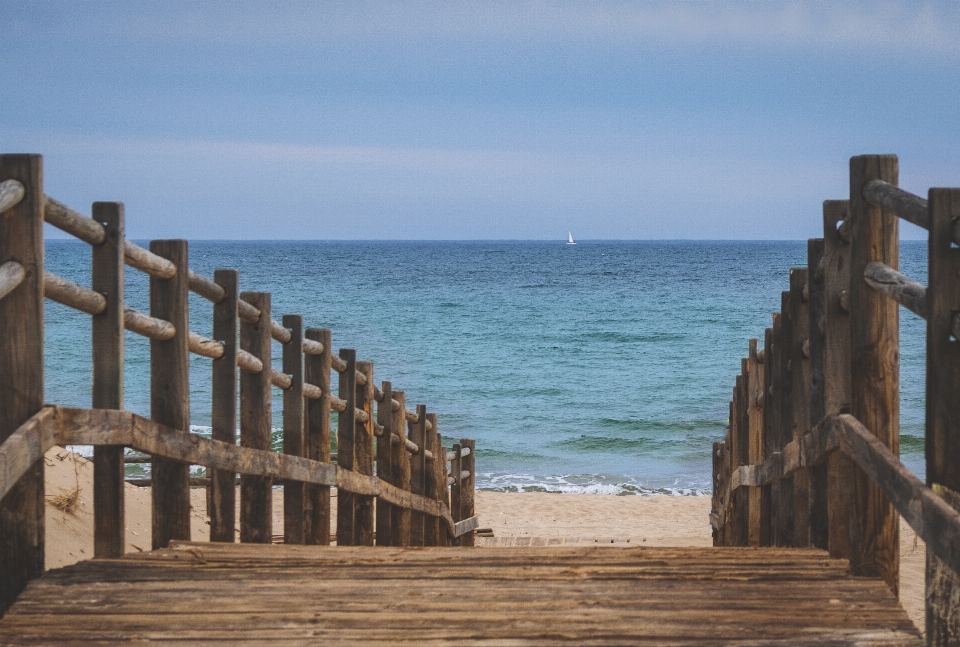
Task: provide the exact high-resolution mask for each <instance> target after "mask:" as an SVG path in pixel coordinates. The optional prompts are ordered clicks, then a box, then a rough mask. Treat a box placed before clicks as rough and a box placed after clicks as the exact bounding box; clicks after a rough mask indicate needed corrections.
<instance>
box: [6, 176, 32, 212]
mask: <svg viewBox="0 0 960 647" xmlns="http://www.w3.org/2000/svg"><path fill="white" fill-rule="evenodd" d="M25 195H26V189H25V188H24V186H23V184H22V183H21V182H20V181H19V180H13V179H10V180H4V181H3V182H0V213H3V212H4V211H7V210H8V209H13V208H14V207H15V206H17V205H18V204H20V201H21V200H23V197H24V196H25Z"/></svg>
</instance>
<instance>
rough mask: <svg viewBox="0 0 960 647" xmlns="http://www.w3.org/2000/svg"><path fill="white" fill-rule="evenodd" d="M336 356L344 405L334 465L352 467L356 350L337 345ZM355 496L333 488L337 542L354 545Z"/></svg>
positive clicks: (339, 391)
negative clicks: (341, 367)
mask: <svg viewBox="0 0 960 647" xmlns="http://www.w3.org/2000/svg"><path fill="white" fill-rule="evenodd" d="M340 359H341V361H342V362H343V363H344V364H345V365H346V370H344V371H343V372H342V373H340V374H339V376H338V382H339V385H338V391H337V392H338V395H339V396H340V399H341V400H343V401H344V402H345V403H346V408H345V409H344V410H343V412H342V413H340V414H339V415H338V416H337V467H338V468H339V469H342V470H353V469H354V465H355V464H356V462H355V461H356V458H355V457H356V447H355V444H354V435H355V434H356V428H357V413H356V411H357V408H356V402H357V351H355V350H353V349H352V348H341V349H340ZM355 510H356V497H355V495H354V494H353V493H352V492H347V491H344V490H342V489H340V490H338V491H337V545H338V546H354V545H356V543H355V533H354V519H355Z"/></svg>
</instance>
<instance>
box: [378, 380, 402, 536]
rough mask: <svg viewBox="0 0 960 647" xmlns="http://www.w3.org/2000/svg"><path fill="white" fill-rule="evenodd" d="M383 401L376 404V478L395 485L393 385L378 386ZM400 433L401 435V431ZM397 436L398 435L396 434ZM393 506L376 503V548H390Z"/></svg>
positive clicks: (380, 501)
mask: <svg viewBox="0 0 960 647" xmlns="http://www.w3.org/2000/svg"><path fill="white" fill-rule="evenodd" d="M380 393H381V394H382V396H383V399H382V400H381V401H380V402H379V403H378V404H377V424H378V425H380V427H382V429H383V432H382V433H381V434H380V437H379V438H377V477H378V478H379V479H380V480H381V481H385V482H387V483H390V484H391V485H397V482H396V477H395V476H394V474H393V464H392V455H393V443H392V442H391V439H392V437H393V434H394V433H395V431H394V426H393V424H394V418H395V416H394V413H393V407H392V406H391V403H392V401H393V385H392V384H391V383H390V382H383V383H382V384H381V385H380ZM400 433H403V432H402V430H401V431H400ZM398 435H399V434H398ZM393 510H394V508H393V506H392V505H391V504H389V503H387V502H386V501H384V500H382V499H381V500H378V501H377V546H390V545H391V543H392V541H393Z"/></svg>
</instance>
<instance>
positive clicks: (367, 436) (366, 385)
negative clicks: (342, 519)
mask: <svg viewBox="0 0 960 647" xmlns="http://www.w3.org/2000/svg"><path fill="white" fill-rule="evenodd" d="M357 371H358V372H359V373H360V374H362V375H363V376H364V377H365V378H366V379H365V380H364V381H363V384H359V383H358V384H357V385H356V390H357V399H356V405H355V406H356V408H357V409H359V410H361V411H363V412H364V413H365V414H366V420H365V421H363V422H361V421H360V419H359V417H358V419H357V423H356V427H355V429H356V432H355V433H354V461H355V464H354V470H355V471H356V472H357V473H359V474H363V475H364V476H373V465H374V458H375V456H374V454H375V452H374V446H373V438H374V436H373V425H374V424H375V418H374V414H373V403H374V389H373V387H374V383H373V362H370V361H359V362H357ZM338 458H339V454H338ZM356 504H357V506H356V512H355V513H354V543H355V545H357V546H373V544H374V540H375V529H374V519H375V518H376V515H375V510H374V498H373V497H371V496H358V497H357V498H356Z"/></svg>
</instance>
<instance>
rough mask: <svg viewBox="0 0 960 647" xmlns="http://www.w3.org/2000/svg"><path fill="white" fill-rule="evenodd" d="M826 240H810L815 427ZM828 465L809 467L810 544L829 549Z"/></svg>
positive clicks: (820, 396)
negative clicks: (824, 241) (824, 243)
mask: <svg viewBox="0 0 960 647" xmlns="http://www.w3.org/2000/svg"><path fill="white" fill-rule="evenodd" d="M822 261H823V239H822V238H811V239H810V240H808V241H807V329H808V331H809V338H808V342H807V351H808V354H809V360H810V397H809V402H810V406H809V407H808V416H809V426H811V427H813V426H815V425H817V424H819V422H820V421H821V420H823V417H824V416H825V415H826V410H825V409H824V381H823V362H824V343H823V342H824V318H823V316H824V315H823V312H824V306H825V302H824V294H823V275H824V268H823V267H822V266H821V262H822ZM827 491H828V488H827V465H826V463H823V464H820V465H816V466H815V467H811V468H810V545H811V546H815V547H817V548H822V549H823V550H826V549H827V547H828V545H829V542H828V536H829V516H828V512H827Z"/></svg>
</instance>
